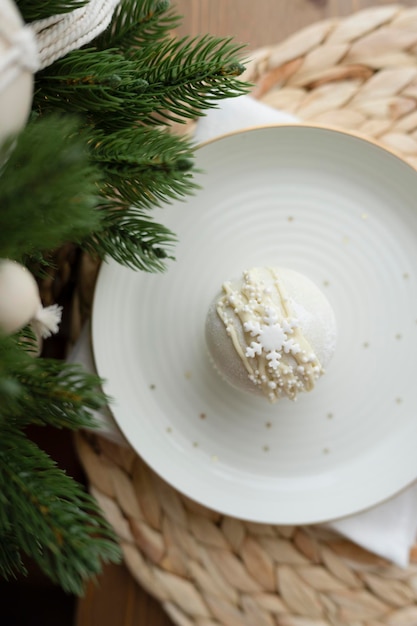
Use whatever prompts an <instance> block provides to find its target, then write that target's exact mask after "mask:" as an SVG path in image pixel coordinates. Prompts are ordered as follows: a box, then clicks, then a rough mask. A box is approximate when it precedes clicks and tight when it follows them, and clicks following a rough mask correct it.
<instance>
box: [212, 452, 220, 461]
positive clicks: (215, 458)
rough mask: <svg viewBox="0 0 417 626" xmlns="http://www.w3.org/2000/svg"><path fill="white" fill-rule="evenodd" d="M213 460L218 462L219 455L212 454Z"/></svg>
mask: <svg viewBox="0 0 417 626" xmlns="http://www.w3.org/2000/svg"><path fill="white" fill-rule="evenodd" d="M211 460H212V461H213V463H217V461H218V460H219V457H218V456H217V455H216V454H212V455H211Z"/></svg>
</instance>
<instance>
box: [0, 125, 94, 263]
mask: <svg viewBox="0 0 417 626" xmlns="http://www.w3.org/2000/svg"><path fill="white" fill-rule="evenodd" d="M99 180H100V172H99V170H98V168H97V167H95V166H94V165H93V164H92V163H91V162H90V159H89V155H88V151H87V150H86V148H85V142H84V140H83V139H82V138H80V137H79V124H78V122H77V121H76V120H74V118H72V117H70V116H65V117H60V116H47V117H45V118H43V119H39V120H35V121H34V122H31V123H29V124H28V125H27V127H26V128H25V129H24V130H23V132H22V133H21V134H20V135H19V137H18V139H17V142H16V145H15V146H14V147H13V150H12V151H11V154H10V156H9V158H8V160H7V161H6V163H5V165H4V166H3V170H2V172H1V185H0V207H1V211H0V250H1V256H2V257H3V258H13V259H16V260H19V261H21V260H22V259H23V258H24V256H25V255H29V256H30V255H32V254H36V253H37V252H42V251H44V250H48V249H52V248H55V247H58V246H59V245H61V244H63V243H65V242H67V241H73V242H79V241H81V239H82V238H83V237H84V236H85V235H87V234H89V233H91V231H92V230H94V229H96V228H97V227H98V226H99V224H100V216H99V214H98V211H96V209H95V206H96V203H97V195H98V187H97V182H98V181H99Z"/></svg>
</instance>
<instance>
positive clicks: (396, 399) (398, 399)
mask: <svg viewBox="0 0 417 626" xmlns="http://www.w3.org/2000/svg"><path fill="white" fill-rule="evenodd" d="M395 402H396V403H397V404H402V402H403V399H402V398H400V397H398V398H395Z"/></svg>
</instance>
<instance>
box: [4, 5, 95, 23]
mask: <svg viewBox="0 0 417 626" xmlns="http://www.w3.org/2000/svg"><path fill="white" fill-rule="evenodd" d="M87 2H89V0H41V1H39V0H16V4H17V6H18V7H19V11H20V13H21V14H22V17H23V19H24V20H25V22H33V21H35V20H42V19H46V18H48V17H51V15H61V14H63V13H69V12H70V11H73V10H74V9H79V8H80V7H82V6H84V5H85V4H87Z"/></svg>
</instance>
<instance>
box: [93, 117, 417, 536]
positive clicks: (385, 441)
mask: <svg viewBox="0 0 417 626" xmlns="http://www.w3.org/2000/svg"><path fill="white" fill-rule="evenodd" d="M197 166H198V167H199V168H201V169H202V170H203V171H204V173H202V174H201V175H199V176H198V182H199V184H200V185H201V186H202V189H201V191H199V192H198V193H197V194H196V195H195V196H194V197H193V198H191V199H188V200H187V201H186V202H179V203H174V204H173V205H171V206H168V207H165V208H164V209H158V210H156V211H155V219H156V220H159V221H161V222H162V223H163V224H165V225H166V226H168V227H170V228H171V229H172V230H174V231H175V232H176V233H177V235H178V237H179V244H178V246H177V248H176V257H177V260H176V261H175V262H173V263H172V264H170V267H169V269H168V271H167V272H166V273H165V274H163V275H148V274H146V273H143V272H134V271H131V270H129V269H126V268H123V267H121V266H119V265H117V264H116V263H114V262H112V261H110V262H109V263H107V264H103V266H102V269H101V271H100V275H99V279H98V284H97V290H96V294H95V302H94V314H93V344H94V353H95V359H96V365H97V368H98V372H99V374H100V375H101V376H102V377H104V378H105V379H106V380H107V383H106V385H105V390H106V392H107V393H109V394H110V395H111V396H112V397H113V398H114V399H115V401H114V404H113V412H114V415H115V418H116V420H117V422H118V424H119V426H120V428H121V429H122V431H123V432H124V434H125V435H126V437H127V439H128V440H129V441H130V443H131V445H132V446H133V447H134V448H135V449H136V451H137V452H138V454H140V455H141V456H142V457H143V459H144V460H145V461H146V462H147V463H148V464H149V465H150V466H151V467H152V468H153V469H154V470H155V471H156V472H157V473H158V474H160V475H161V476H162V477H163V478H165V479H166V480H167V481H168V482H169V483H170V484H171V485H173V486H174V487H176V488H177V489H178V490H180V491H181V492H183V493H185V494H186V495H188V496H189V497H191V498H193V499H195V500H197V501H199V502H200V503H203V504H205V505H207V506H208V507H211V508H213V509H216V510H218V511H220V512H223V513H226V514H230V515H233V516H236V517H240V518H245V519H249V520H254V521H259V522H269V523H277V524H299V523H312V522H318V521H324V520H330V519H334V518H337V517H340V516H345V515H347V514H350V513H354V512H357V511H359V510H362V509H364V508H367V507H369V506H371V505H374V504H376V503H378V502H380V501H382V500H383V499H386V498H388V497H389V496H391V495H393V494H394V493H396V492H398V491H399V490H401V489H402V488H404V487H405V486H406V485H407V484H409V483H410V482H411V481H413V480H414V479H415V478H416V477H417V452H416V450H417V445H416V444H417V382H416V375H417V173H416V172H415V171H414V170H413V169H412V168H411V167H409V166H408V165H407V164H405V163H404V162H403V161H402V160H401V159H399V158H397V157H396V156H394V155H392V154H391V153H389V152H388V151H385V150H383V149H382V148H379V147H378V146H376V145H373V144H371V143H368V142H366V141H365V140H363V139H360V138H357V137H354V136H351V135H348V134H344V133H342V132H338V131H331V130H326V129H320V128H314V127H305V126H283V127H274V128H263V129H256V130H251V131H248V132H242V133H236V134H233V135H230V136H227V137H223V138H221V139H219V140H217V141H214V142H212V143H209V144H207V145H206V146H203V147H202V148H200V149H199V150H198V152H197ZM256 265H281V266H287V267H291V268H293V269H295V270H297V271H299V272H303V273H305V274H306V275H307V276H309V277H310V278H311V279H312V280H314V281H315V282H316V283H317V285H319V286H321V288H322V289H323V290H324V291H325V293H326V295H327V296H328V298H329V299H330V301H331V303H332V304H333V306H334V309H335V313H336V316H337V320H338V326H339V338H338V343H337V351H336V355H335V356H334V358H333V360H332V362H331V364H330V366H328V368H327V373H326V375H325V376H324V377H323V378H322V379H321V380H320V381H319V382H318V384H317V386H316V389H315V390H314V391H313V392H312V393H310V394H305V395H303V396H302V397H300V398H299V400H298V401H297V402H296V403H292V402H291V401H289V400H286V399H284V400H281V401H280V402H279V403H278V404H276V405H270V404H269V403H268V402H267V401H265V400H263V399H262V398H253V397H250V396H248V395H246V394H245V393H242V392H239V391H236V390H234V389H232V388H230V387H229V386H228V385H227V384H226V383H225V382H223V380H221V378H220V377H219V376H218V374H217V373H216V372H215V371H214V370H213V367H212V365H211V364H210V362H209V359H208V356H207V354H206V348H205V343H204V320H205V315H206V310H207V306H208V304H209V302H210V300H211V299H212V297H213V296H214V294H215V293H216V292H217V290H218V289H219V287H220V285H221V284H222V282H223V281H224V280H227V279H229V278H232V277H234V276H238V275H240V273H241V271H242V270H243V269H246V268H249V267H252V266H256Z"/></svg>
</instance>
